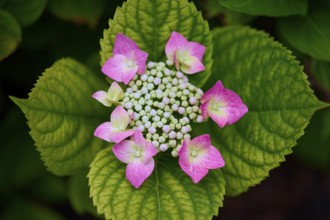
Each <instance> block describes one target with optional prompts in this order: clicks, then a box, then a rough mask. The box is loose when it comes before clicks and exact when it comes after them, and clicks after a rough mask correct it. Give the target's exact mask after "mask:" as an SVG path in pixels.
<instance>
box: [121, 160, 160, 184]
mask: <svg viewBox="0 0 330 220" xmlns="http://www.w3.org/2000/svg"><path fill="white" fill-rule="evenodd" d="M154 167H155V162H154V159H152V158H151V160H149V162H148V163H147V164H143V163H141V162H140V161H138V160H136V161H134V162H133V163H129V164H128V165H127V167H126V178H127V180H128V181H129V182H130V183H131V184H132V185H133V186H134V187H135V188H139V187H140V186H141V185H142V183H143V182H144V181H145V180H146V179H147V178H148V177H149V176H150V175H151V173H152V171H153V170H154Z"/></svg>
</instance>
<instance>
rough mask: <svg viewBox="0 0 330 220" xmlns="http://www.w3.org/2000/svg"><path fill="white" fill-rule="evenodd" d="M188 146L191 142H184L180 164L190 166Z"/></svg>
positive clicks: (180, 152) (180, 153) (180, 154)
mask: <svg viewBox="0 0 330 220" xmlns="http://www.w3.org/2000/svg"><path fill="white" fill-rule="evenodd" d="M188 144H189V140H184V141H183V143H182V147H181V149H180V151H179V163H182V164H183V165H190V161H189V154H190V152H189V149H188Z"/></svg>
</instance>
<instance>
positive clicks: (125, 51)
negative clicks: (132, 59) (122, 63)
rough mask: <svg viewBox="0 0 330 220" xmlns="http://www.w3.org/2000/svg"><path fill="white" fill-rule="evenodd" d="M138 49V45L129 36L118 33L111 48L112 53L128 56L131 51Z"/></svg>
mask: <svg viewBox="0 0 330 220" xmlns="http://www.w3.org/2000/svg"><path fill="white" fill-rule="evenodd" d="M135 49H139V47H138V45H137V44H136V43H135V42H134V41H133V40H132V39H131V38H129V37H127V36H125V35H123V34H121V33H118V34H117V35H116V40H115V44H114V48H113V55H117V54H122V55H125V56H126V57H129V56H130V54H131V52H132V51H133V50H135Z"/></svg>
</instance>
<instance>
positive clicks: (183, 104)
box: [181, 101, 189, 107]
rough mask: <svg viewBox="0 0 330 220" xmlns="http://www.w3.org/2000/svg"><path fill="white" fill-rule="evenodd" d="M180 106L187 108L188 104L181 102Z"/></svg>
mask: <svg viewBox="0 0 330 220" xmlns="http://www.w3.org/2000/svg"><path fill="white" fill-rule="evenodd" d="M181 105H182V106H183V107H187V106H188V105H189V104H188V102H187V101H183V102H181Z"/></svg>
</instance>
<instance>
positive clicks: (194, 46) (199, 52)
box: [188, 42, 205, 61]
mask: <svg viewBox="0 0 330 220" xmlns="http://www.w3.org/2000/svg"><path fill="white" fill-rule="evenodd" d="M188 47H189V49H190V55H192V56H194V57H196V58H197V59H198V60H200V61H202V59H203V56H204V53H205V47H204V46H203V45H202V44H199V43H196V42H189V43H188Z"/></svg>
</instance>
